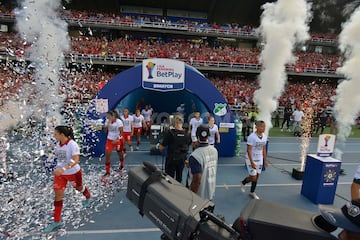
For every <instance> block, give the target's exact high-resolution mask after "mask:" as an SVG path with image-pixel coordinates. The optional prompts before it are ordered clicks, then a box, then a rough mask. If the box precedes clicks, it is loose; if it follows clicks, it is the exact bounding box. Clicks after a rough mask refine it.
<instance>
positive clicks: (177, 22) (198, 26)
mask: <svg viewBox="0 0 360 240" xmlns="http://www.w3.org/2000/svg"><path fill="white" fill-rule="evenodd" d="M60 15H61V17H62V18H63V19H64V20H66V21H67V22H69V23H77V24H79V25H81V23H84V22H85V23H95V24H105V25H116V26H128V27H137V28H138V27H142V26H154V27H156V28H164V29H178V30H187V31H190V32H204V33H218V34H225V35H229V36H232V35H237V36H238V35H240V36H256V31H255V30H256V26H251V25H241V24H239V23H227V24H217V23H208V22H207V21H206V19H193V18H179V17H171V16H168V17H166V18H164V17H163V16H157V15H147V14H130V13H121V14H118V13H104V12H96V11H86V10H82V11H78V10H71V9H69V10H65V9H63V10H61V13H60ZM0 17H3V18H11V19H13V18H15V14H14V11H13V10H11V9H8V8H6V7H4V6H0ZM311 41H313V42H325V43H330V44H335V43H336V41H337V35H336V34H331V33H311Z"/></svg>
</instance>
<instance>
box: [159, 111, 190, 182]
mask: <svg viewBox="0 0 360 240" xmlns="http://www.w3.org/2000/svg"><path fill="white" fill-rule="evenodd" d="M183 124H184V119H183V118H182V117H181V116H180V115H176V116H175V128H174V129H170V130H167V131H166V132H165V134H164V138H163V139H162V141H161V142H160V143H158V144H157V145H156V148H157V149H159V150H160V151H163V150H164V149H165V147H167V152H166V160H165V172H166V173H167V174H168V175H169V176H171V177H172V178H175V179H176V181H178V182H180V183H181V181H182V172H183V169H184V166H185V161H186V158H187V153H188V151H189V145H190V144H191V137H190V135H189V134H188V133H187V132H186V131H185V129H184V128H183Z"/></svg>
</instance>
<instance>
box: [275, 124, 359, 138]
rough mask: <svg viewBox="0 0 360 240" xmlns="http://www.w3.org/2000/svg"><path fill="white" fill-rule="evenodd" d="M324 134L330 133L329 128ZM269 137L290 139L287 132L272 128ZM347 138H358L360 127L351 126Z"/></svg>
mask: <svg viewBox="0 0 360 240" xmlns="http://www.w3.org/2000/svg"><path fill="white" fill-rule="evenodd" d="M290 129H291V126H290ZM319 133H320V130H319V132H318V134H314V135H313V137H317V136H318V135H319ZM324 133H330V127H326V128H325V130H324ZM269 136H270V137H291V136H292V133H291V132H287V131H286V130H284V131H283V132H281V131H280V128H278V127H273V128H271V129H270V131H269ZM349 138H360V126H353V128H352V131H351V134H350V136H349Z"/></svg>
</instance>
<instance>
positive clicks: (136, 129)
mask: <svg viewBox="0 0 360 240" xmlns="http://www.w3.org/2000/svg"><path fill="white" fill-rule="evenodd" d="M141 133H142V127H138V128H134V134H135V135H138V134H140V135H141Z"/></svg>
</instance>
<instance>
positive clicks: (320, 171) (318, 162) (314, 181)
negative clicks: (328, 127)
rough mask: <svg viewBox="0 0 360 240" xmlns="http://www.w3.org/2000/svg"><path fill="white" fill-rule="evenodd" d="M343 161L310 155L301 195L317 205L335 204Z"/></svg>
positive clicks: (307, 160)
mask: <svg viewBox="0 0 360 240" xmlns="http://www.w3.org/2000/svg"><path fill="white" fill-rule="evenodd" d="M340 167H341V161H339V160H337V159H334V158H332V157H319V156H317V155H316V154H308V155H307V157H306V165H305V171H304V177H303V184H302V187H301V194H302V195H304V196H305V197H307V198H308V199H309V200H310V201H312V202H313V203H315V204H333V202H334V197H335V192H336V187H337V182H338V178H339V174H340Z"/></svg>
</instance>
